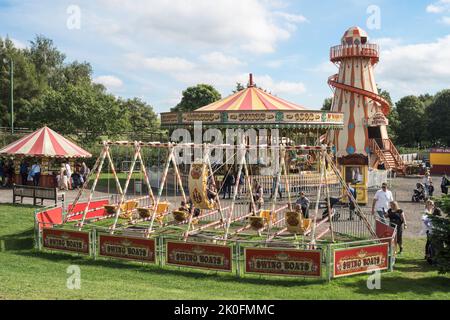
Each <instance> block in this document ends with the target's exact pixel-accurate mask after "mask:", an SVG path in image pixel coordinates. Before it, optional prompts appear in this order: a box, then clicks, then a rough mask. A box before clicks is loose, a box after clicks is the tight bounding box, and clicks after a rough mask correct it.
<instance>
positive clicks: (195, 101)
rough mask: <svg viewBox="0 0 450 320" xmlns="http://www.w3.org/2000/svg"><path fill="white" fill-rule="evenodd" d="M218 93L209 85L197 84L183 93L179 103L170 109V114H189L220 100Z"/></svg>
mask: <svg viewBox="0 0 450 320" xmlns="http://www.w3.org/2000/svg"><path fill="white" fill-rule="evenodd" d="M221 98H222V96H221V95H220V93H219V92H218V91H217V90H216V89H215V88H214V87H213V86H211V85H209V84H198V85H196V86H194V87H189V88H187V89H186V90H184V91H183V97H182V98H181V101H180V103H178V104H177V105H176V106H175V107H174V108H172V109H171V111H172V112H190V111H194V110H195V109H198V108H200V107H204V106H206V105H208V104H210V103H213V102H216V101H218V100H220V99H221Z"/></svg>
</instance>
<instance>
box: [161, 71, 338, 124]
mask: <svg viewBox="0 0 450 320" xmlns="http://www.w3.org/2000/svg"><path fill="white" fill-rule="evenodd" d="M196 122H201V123H202V126H203V127H211V128H229V127H233V128H286V129H290V128H301V129H321V130H327V129H342V128H343V125H344V115H343V113H340V112H333V111H326V112H324V111H318V110H308V109H306V108H305V107H303V106H301V105H298V104H295V103H292V102H288V101H286V100H284V99H281V98H279V97H276V96H274V95H272V94H270V93H268V92H266V91H264V90H262V89H260V88H258V87H256V85H255V84H254V83H253V76H252V75H251V74H250V79H249V83H248V86H247V88H245V89H244V90H241V91H239V92H236V93H235V94H233V95H231V96H229V97H226V98H224V99H222V100H219V101H216V102H213V103H211V104H209V105H207V106H204V107H200V108H198V109H196V110H194V111H192V112H163V113H161V126H162V127H163V128H168V129H175V128H180V127H181V128H182V127H185V128H186V127H187V128H191V127H192V126H193V125H194V124H195V123H196Z"/></svg>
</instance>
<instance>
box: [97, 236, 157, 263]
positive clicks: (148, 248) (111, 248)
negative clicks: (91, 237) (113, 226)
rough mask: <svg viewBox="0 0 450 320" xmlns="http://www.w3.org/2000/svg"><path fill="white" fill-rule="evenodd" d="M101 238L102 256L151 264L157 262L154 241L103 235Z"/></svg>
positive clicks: (100, 253)
mask: <svg viewBox="0 0 450 320" xmlns="http://www.w3.org/2000/svg"><path fill="white" fill-rule="evenodd" d="M99 238H100V240H99V242H100V252H99V255H100V256H103V257H112V258H119V259H127V260H136V261H141V262H150V263H154V262H155V261H156V258H155V257H156V250H155V240H153V239H144V238H133V237H125V236H110V235H103V234H101V235H100V237H99Z"/></svg>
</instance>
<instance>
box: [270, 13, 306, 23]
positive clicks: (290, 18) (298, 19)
mask: <svg viewBox="0 0 450 320" xmlns="http://www.w3.org/2000/svg"><path fill="white" fill-rule="evenodd" d="M274 15H275V16H278V17H281V18H283V19H284V20H286V21H287V22H290V23H304V22H308V19H306V18H305V16H303V15H301V14H292V13H286V12H280V11H277V12H275V13H274Z"/></svg>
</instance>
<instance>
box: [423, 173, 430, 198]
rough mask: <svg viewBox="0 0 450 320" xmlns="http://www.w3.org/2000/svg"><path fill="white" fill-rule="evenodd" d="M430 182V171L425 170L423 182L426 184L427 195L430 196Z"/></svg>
mask: <svg viewBox="0 0 450 320" xmlns="http://www.w3.org/2000/svg"><path fill="white" fill-rule="evenodd" d="M430 182H431V177H430V172H429V171H427V172H425V175H424V176H423V178H422V184H423V185H424V186H425V197H428V196H429V193H430Z"/></svg>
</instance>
